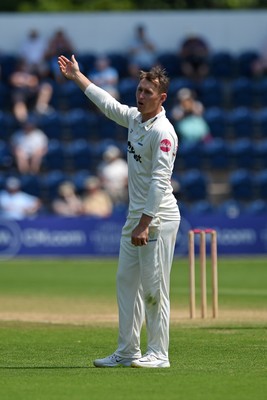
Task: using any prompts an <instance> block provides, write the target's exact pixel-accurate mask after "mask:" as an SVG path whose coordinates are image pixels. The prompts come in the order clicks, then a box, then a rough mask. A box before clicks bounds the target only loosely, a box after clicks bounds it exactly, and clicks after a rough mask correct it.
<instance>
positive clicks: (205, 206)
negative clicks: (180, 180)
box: [190, 200, 215, 215]
mask: <svg viewBox="0 0 267 400" xmlns="http://www.w3.org/2000/svg"><path fill="white" fill-rule="evenodd" d="M214 211H215V208H214V207H213V205H212V204H211V203H210V202H209V201H208V200H200V201H196V202H194V203H193V204H192V205H191V207H190V212H191V213H192V214H193V215H210V214H213V213H214Z"/></svg>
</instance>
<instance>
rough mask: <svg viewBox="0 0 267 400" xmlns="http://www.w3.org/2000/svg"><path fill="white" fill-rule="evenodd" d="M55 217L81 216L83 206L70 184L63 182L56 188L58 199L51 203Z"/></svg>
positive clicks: (72, 185)
mask: <svg viewBox="0 0 267 400" xmlns="http://www.w3.org/2000/svg"><path fill="white" fill-rule="evenodd" d="M52 210H53V212H54V213H55V214H57V215H62V216H65V217H76V216H79V215H82V214H83V204H82V200H81V198H80V197H79V196H78V195H77V193H76V190H75V186H74V184H73V183H72V182H63V183H62V184H61V185H60V186H59V188H58V197H57V198H56V199H55V200H54V201H53V202H52Z"/></svg>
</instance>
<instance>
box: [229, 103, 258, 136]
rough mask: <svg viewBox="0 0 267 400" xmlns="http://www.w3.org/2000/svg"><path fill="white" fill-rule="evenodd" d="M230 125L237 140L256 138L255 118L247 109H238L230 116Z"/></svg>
mask: <svg viewBox="0 0 267 400" xmlns="http://www.w3.org/2000/svg"><path fill="white" fill-rule="evenodd" d="M228 123H229V125H230V126H231V129H232V133H233V136H234V137H235V138H241V137H248V138H252V137H253V136H254V130H255V117H254V114H253V111H251V110H250V109H249V108H247V107H237V108H235V109H233V110H232V111H231V112H230V113H229V114H228Z"/></svg>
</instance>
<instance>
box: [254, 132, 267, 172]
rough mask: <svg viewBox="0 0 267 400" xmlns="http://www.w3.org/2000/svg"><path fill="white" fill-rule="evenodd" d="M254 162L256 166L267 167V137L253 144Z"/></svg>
mask: <svg viewBox="0 0 267 400" xmlns="http://www.w3.org/2000/svg"><path fill="white" fill-rule="evenodd" d="M253 164H254V166H255V167H256V168H267V138H266V139H263V140H260V141H258V142H256V143H254V144H253Z"/></svg>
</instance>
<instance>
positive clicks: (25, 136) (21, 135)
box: [11, 119, 48, 174]
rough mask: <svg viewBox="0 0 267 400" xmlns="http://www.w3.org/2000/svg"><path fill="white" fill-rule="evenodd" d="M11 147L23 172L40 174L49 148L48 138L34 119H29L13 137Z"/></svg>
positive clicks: (20, 170) (19, 168)
mask: <svg viewBox="0 0 267 400" xmlns="http://www.w3.org/2000/svg"><path fill="white" fill-rule="evenodd" d="M11 148H12V152H13V154H14V157H15V160H16V163H17V167H18V170H19V172H20V173H21V174H38V172H39V171H40V168H41V164H42V160H43V157H44V156H45V154H46V153H47V150H48V139H47V136H46V135H45V133H44V132H43V131H42V130H41V129H39V128H38V127H37V126H36V124H35V122H34V120H32V119H29V120H27V121H26V122H24V123H23V124H22V128H21V129H20V130H18V131H17V132H15V133H14V134H13V136H12V137H11Z"/></svg>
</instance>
